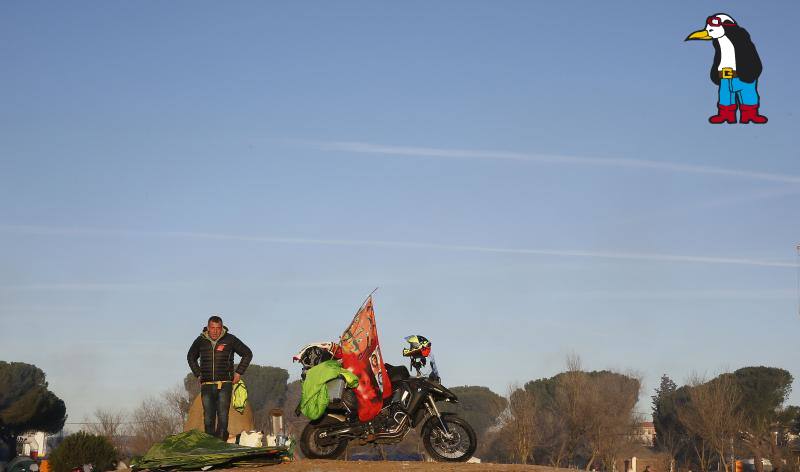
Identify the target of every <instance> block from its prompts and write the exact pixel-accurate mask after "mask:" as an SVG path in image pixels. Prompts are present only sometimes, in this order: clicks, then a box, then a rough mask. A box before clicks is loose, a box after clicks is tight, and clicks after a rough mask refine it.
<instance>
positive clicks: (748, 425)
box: [652, 367, 800, 472]
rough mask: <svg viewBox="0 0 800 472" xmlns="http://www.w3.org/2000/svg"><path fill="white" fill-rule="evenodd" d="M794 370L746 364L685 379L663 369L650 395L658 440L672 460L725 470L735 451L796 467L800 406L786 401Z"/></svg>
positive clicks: (776, 466)
mask: <svg viewBox="0 0 800 472" xmlns="http://www.w3.org/2000/svg"><path fill="white" fill-rule="evenodd" d="M792 381H793V379H792V375H791V374H790V373H789V372H787V371H786V370H784V369H778V368H774V367H745V368H742V369H739V370H736V371H734V372H731V373H723V374H720V375H718V376H716V377H714V378H712V379H704V378H702V377H700V376H697V375H695V376H693V377H692V378H690V379H689V381H688V382H687V383H686V385H683V386H681V387H678V386H677V384H676V383H675V382H674V381H673V380H672V379H670V378H669V377H668V376H666V375H664V376H663V377H662V378H661V384H660V385H659V387H658V388H657V389H656V391H655V395H653V397H652V400H653V402H652V405H653V423H654V426H655V428H656V445H657V447H658V448H659V449H660V450H661V451H663V452H664V453H665V454H666V455H667V456H668V458H669V470H674V469H675V467H676V466H681V468H684V469H690V470H696V471H700V472H707V471H709V470H711V469H712V468H717V469H718V470H724V471H725V472H729V471H731V470H732V467H733V463H732V461H733V460H735V458H739V457H748V458H753V459H754V465H755V468H756V470H757V471H758V472H763V462H762V460H763V459H767V460H769V462H770V463H771V465H772V470H773V472H782V471H786V472H789V471H798V470H800V467H799V466H800V464H799V463H798V459H799V458H800V444H798V443H797V438H796V436H793V435H797V434H800V407H798V406H789V405H785V402H786V400H787V398H788V396H789V393H790V392H791V386H792Z"/></svg>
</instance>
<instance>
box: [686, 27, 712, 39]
mask: <svg viewBox="0 0 800 472" xmlns="http://www.w3.org/2000/svg"><path fill="white" fill-rule="evenodd" d="M690 39H711V36H710V35H709V34H708V31H706V30H704V29H701V30H699V31H695V32H694V33H692V34H690V35H689V36H687V37H686V39H684V41H689V40H690Z"/></svg>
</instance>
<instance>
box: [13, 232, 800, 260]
mask: <svg viewBox="0 0 800 472" xmlns="http://www.w3.org/2000/svg"><path fill="white" fill-rule="evenodd" d="M0 232H5V233H20V234H32V235H44V236H47V235H62V236H148V237H166V238H189V239H208V240H219V241H240V242H256V243H280V244H308V245H320V246H354V247H384V248H400V249H428V250H444V251H463V252H475V253H494V254H520V255H536V256H562V257H593V258H601V259H622V260H642V261H656V262H693V263H708V264H735V265H747V266H761V267H791V268H796V267H797V264H794V263H792V262H783V261H774V260H766V259H752V258H737V257H715V256H698V255H679V254H659V253H638V252H625V251H623V252H618V251H594V250H582V249H529V248H504V247H490V246H473V245H462V244H441V243H429V242H408V241H379V240H361V239H317V238H295V237H271V236H250V235H238V234H224V233H200V232H186V231H138V230H117V229H104V228H68V227H51V226H23V225H0Z"/></svg>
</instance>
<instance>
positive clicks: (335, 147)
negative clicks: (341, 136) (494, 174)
mask: <svg viewBox="0 0 800 472" xmlns="http://www.w3.org/2000/svg"><path fill="white" fill-rule="evenodd" d="M302 143H303V144H304V145H306V146H312V147H315V148H317V149H322V150H326V151H345V152H354V153H361V154H383V155H391V156H406V157H434V158H445V159H491V160H507V161H524V162H543V163H550V164H581V165H591V166H599V167H625V168H636V169H650V170H662V171H669V172H682V173H689V174H706V175H720V176H728V177H739V178H746V179H752V180H766V181H770V182H786V183H791V184H800V176H797V175H784V174H775V173H769V172H754V171H748V170H739V169H727V168H724V167H713V166H700V165H689V164H677V163H672V162H663V161H650V160H645V159H625V158H607V157H577V156H562V155H555V154H527V153H520V152H507V151H487V150H470V149H448V148H428V147H412V146H391V145H382V144H374V143H367V142H358V141H330V142H313V141H302Z"/></svg>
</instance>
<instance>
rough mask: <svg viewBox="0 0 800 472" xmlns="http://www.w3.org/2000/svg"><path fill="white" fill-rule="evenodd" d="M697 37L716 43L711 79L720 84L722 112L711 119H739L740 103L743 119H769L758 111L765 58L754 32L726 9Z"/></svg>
mask: <svg viewBox="0 0 800 472" xmlns="http://www.w3.org/2000/svg"><path fill="white" fill-rule="evenodd" d="M693 39H701V40H711V41H713V44H714V51H715V53H714V64H713V65H712V66H711V81H712V82H714V83H715V84H717V85H719V103H718V104H717V108H718V109H719V112H718V113H717V114H716V115H714V116H712V117H710V118H709V119H708V121H709V122H710V123H714V124H719V123H726V122H727V123H736V106H737V104H738V105H739V111H740V118H739V122H740V123H750V122H753V123H766V122H767V117H766V116H762V115H759V114H758V105H759V99H758V90H757V88H758V76H760V75H761V69H762V66H761V59H760V58H759V57H758V51H756V46H755V44H753V41H751V40H750V33H748V32H747V30H746V29H744V28H742V27H740V26H739V25H738V24H737V23H736V21H735V20H734V19H733V18H731V17H730V15H726V14H725V13H717V14H716V15H712V16H709V17H708V18H707V19H706V27H705V29H701V30H699V31H695V32H694V33H692V34H690V35H689V36H688V37H687V38H686V41H689V40H693Z"/></svg>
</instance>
